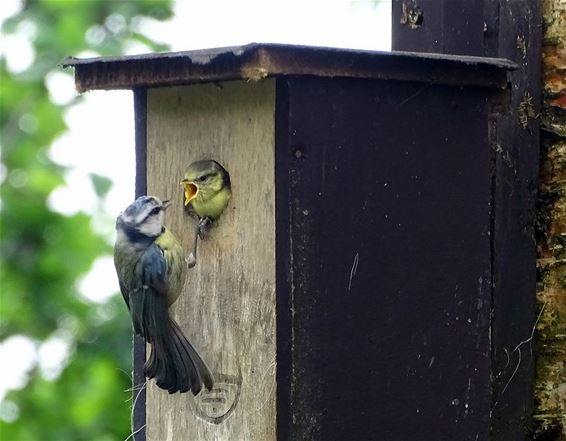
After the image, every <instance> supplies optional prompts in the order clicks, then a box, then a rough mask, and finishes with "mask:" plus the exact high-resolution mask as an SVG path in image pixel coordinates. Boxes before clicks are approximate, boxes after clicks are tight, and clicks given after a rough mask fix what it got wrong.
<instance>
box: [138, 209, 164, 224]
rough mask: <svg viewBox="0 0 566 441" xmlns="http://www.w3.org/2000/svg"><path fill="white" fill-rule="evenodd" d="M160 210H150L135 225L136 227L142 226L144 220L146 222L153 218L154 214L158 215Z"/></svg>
mask: <svg viewBox="0 0 566 441" xmlns="http://www.w3.org/2000/svg"><path fill="white" fill-rule="evenodd" d="M161 210H162V208H161V207H155V208H154V209H153V210H151V211H150V212H149V213H148V214H147V215H146V216H145V217H144V218H143V219H142V220H141V221H139V222H138V223H137V225H142V224H143V223H144V222H145V221H146V220H148V219H149V218H150V216H155V215H156V214H158V213H159V212H160V211H161Z"/></svg>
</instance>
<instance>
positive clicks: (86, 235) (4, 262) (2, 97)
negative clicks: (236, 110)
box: [0, 0, 172, 441]
mask: <svg viewBox="0 0 566 441" xmlns="http://www.w3.org/2000/svg"><path fill="white" fill-rule="evenodd" d="M171 15H172V8H171V2H170V0H160V1H156V0H135V1H134V0H132V1H105V0H82V1H79V0H76V1H73V0H27V1H25V3H24V7H23V9H22V11H21V12H20V13H18V14H17V15H15V16H13V17H11V18H9V19H8V20H6V21H5V22H4V23H3V26H2V34H3V35H9V34H11V33H14V32H17V31H18V29H19V26H22V24H24V25H25V26H28V27H29V26H32V27H35V33H34V35H35V36H34V38H33V46H34V49H35V53H36V58H35V61H34V63H33V64H32V65H31V66H30V67H29V68H28V69H27V70H25V71H24V72H21V73H18V74H11V73H10V72H8V70H7V67H6V60H5V59H0V81H1V84H0V86H1V87H0V127H1V129H2V138H1V145H2V165H3V168H4V176H5V179H4V180H3V182H2V184H1V194H0V197H1V205H0V216H1V217H0V234H1V248H0V292H1V297H0V301H1V303H0V319H1V320H0V342H1V341H5V340H6V339H7V338H9V337H10V336H14V335H22V336H26V337H29V338H30V339H32V340H33V341H34V342H35V344H36V345H37V346H38V347H39V346H40V345H41V343H42V342H45V341H47V340H48V339H52V338H53V337H58V338H62V339H64V340H65V341H67V342H68V343H69V345H70V347H71V351H70V355H69V359H68V360H66V365H65V367H64V369H63V370H62V371H61V372H60V373H57V374H56V375H54V376H46V375H44V374H43V373H42V372H41V370H40V369H39V367H37V366H36V367H35V368H34V369H33V370H32V372H31V373H30V376H29V381H28V383H27V385H26V386H25V387H24V388H23V389H21V390H13V391H10V392H9V393H8V395H7V396H6V397H5V399H4V401H3V403H1V404H0V439H2V440H4V441H13V440H14V441H15V440H26V441H27V440H30V441H36V440H37V441H40V440H57V441H64V440H73V441H78V440H88V441H95V440H100V441H102V440H125V439H126V438H127V437H128V435H129V433H130V406H131V392H130V391H129V389H130V388H131V383H130V376H129V373H130V371H131V327H130V323H129V318H128V316H127V312H126V309H125V307H124V305H123V304H122V303H123V301H122V299H121V296H114V297H113V298H112V299H111V300H110V301H109V302H108V303H106V304H90V303H87V302H86V301H85V300H83V299H81V298H80V297H79V296H78V295H77V294H78V289H77V282H78V280H79V279H80V278H81V276H83V275H84V274H85V273H86V272H87V271H88V270H89V268H90V266H91V265H92V263H93V261H94V259H95V258H96V257H97V256H99V255H100V254H101V253H108V252H110V251H111V250H110V248H111V245H110V244H109V243H108V238H102V237H99V236H98V235H97V234H96V233H95V232H94V231H93V229H92V228H91V218H90V217H89V216H88V215H87V214H83V213H79V214H76V215H73V216H64V215H62V214H59V213H56V212H53V211H50V209H49V207H48V204H47V198H48V196H49V194H50V193H51V192H52V191H53V190H54V189H55V188H57V187H58V186H61V185H65V181H64V178H63V173H64V171H65V169H64V168H63V167H62V166H60V165H57V164H55V163H54V162H52V161H51V160H50V159H49V156H48V150H49V146H50V144H51V143H52V142H53V141H54V140H55V139H56V138H57V137H58V136H60V135H61V134H62V133H63V132H64V131H65V130H66V129H67V127H66V125H65V121H64V118H63V114H64V111H65V109H66V107H68V106H72V105H74V104H76V102H78V100H80V99H81V98H80V97H77V98H76V100H75V101H74V102H72V103H70V104H69V105H68V106H58V105H56V104H54V103H53V102H52V101H50V99H49V94H48V90H47V88H46V85H45V76H46V75H47V74H48V73H49V72H51V71H53V70H57V69H59V67H58V63H59V62H60V61H61V60H62V59H63V58H64V57H65V56H68V55H76V54H78V53H80V52H82V51H84V50H90V51H94V52H96V53H97V54H100V55H120V54H122V53H123V52H124V49H125V47H126V45H127V43H128V42H132V41H138V42H141V43H143V44H145V45H146V46H148V47H149V49H150V50H154V51H158V50H164V49H166V47H164V46H162V45H159V44H156V43H155V42H153V41H151V40H150V39H149V38H147V37H145V36H144V35H143V33H141V32H139V31H138V30H137V28H138V27H139V26H136V20H137V18H139V17H152V18H155V19H158V20H164V19H167V18H169V17H170V16H171ZM116 24H118V26H117V25H116ZM89 30H90V32H96V33H97V35H98V36H99V37H100V38H98V39H96V41H95V42H92V41H91V40H93V39H86V38H85V35H86V32H87V31H89ZM89 41H90V42H89ZM71 74H72V73H71V72H69V75H71ZM92 117H93V121H95V120H96V115H93V116H92ZM30 122H31V123H30ZM76 148H78V149H80V148H81V146H76ZM92 179H93V185H94V188H95V189H96V191H97V194H98V195H99V197H100V198H103V197H104V195H105V194H106V193H107V191H108V190H109V188H110V185H111V183H110V182H109V181H108V179H107V178H105V177H103V176H92ZM132 185H133V183H132ZM1 362H2V363H10V360H2V361H1Z"/></svg>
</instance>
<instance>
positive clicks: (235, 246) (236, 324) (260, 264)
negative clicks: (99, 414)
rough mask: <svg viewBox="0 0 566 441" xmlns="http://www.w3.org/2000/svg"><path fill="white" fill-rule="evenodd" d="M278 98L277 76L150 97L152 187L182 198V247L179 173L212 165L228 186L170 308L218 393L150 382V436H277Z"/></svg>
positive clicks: (153, 92) (177, 228) (174, 224)
mask: <svg viewBox="0 0 566 441" xmlns="http://www.w3.org/2000/svg"><path fill="white" fill-rule="evenodd" d="M274 100H275V83H274V81H272V80H268V81H262V82H255V83H244V82H230V83H222V84H207V85H194V86H185V87H173V88H163V89H150V90H149V91H148V115H147V137H148V156H147V163H148V191H149V192H150V193H151V194H155V195H157V196H160V197H163V198H171V199H172V200H173V201H176V203H174V204H173V206H172V207H171V208H170V210H169V211H168V215H167V222H168V224H169V225H170V227H171V229H172V231H173V232H175V233H176V234H177V235H178V236H179V238H180V239H181V241H182V244H183V246H184V248H185V249H189V247H190V245H191V241H192V237H193V229H192V228H193V227H192V224H190V223H189V222H188V219H187V217H186V216H185V215H184V214H183V210H182V191H181V186H180V184H179V181H180V180H181V177H182V174H183V171H184V168H185V167H186V166H187V165H188V164H189V163H190V162H192V161H194V160H197V159H202V158H212V159H216V160H218V161H219V162H220V163H222V164H223V165H225V166H226V168H227V169H228V171H229V172H230V174H231V177H232V184H233V198H232V200H231V202H230V205H229V208H228V209H227V212H226V213H225V214H224V215H223V216H222V218H221V219H220V221H219V223H218V225H217V226H216V228H214V229H213V231H212V233H211V234H210V237H208V238H207V239H206V240H205V241H204V242H201V243H200V245H199V255H198V263H197V266H196V267H195V268H194V269H191V270H189V275H188V280H187V283H186V285H185V292H184V294H183V295H182V296H181V298H180V299H179V300H178V301H177V303H176V304H175V305H174V306H173V313H174V316H175V317H176V319H177V320H178V321H179V322H180V324H181V327H182V328H183V330H184V332H185V333H186V335H187V336H188V337H189V339H190V340H191V341H192V342H193V343H194V344H195V346H196V347H197V348H198V350H199V351H200V353H201V354H202V356H203V358H204V359H205V360H206V362H207V363H208V365H209V366H210V367H211V370H212V371H213V373H214V375H215V377H216V382H217V383H216V387H217V389H215V390H214V391H213V392H212V393H203V394H201V395H200V396H199V397H198V398H197V399H193V397H192V395H190V394H175V395H168V394H167V393H166V392H164V391H162V390H160V389H158V388H156V386H155V384H154V383H153V381H150V382H148V391H147V439H148V440H152V441H162V440H168V441H172V440H183V441H184V440H188V439H190V440H195V441H196V440H203V441H204V440H206V441H209V440H219V441H221V440H226V441H232V440H258V441H271V440H275V396H276V392H275V391H276V387H275V370H276V362H275V345H276V341H275V211H274V204H275V195H274V181H275V179H274V105H275V103H274ZM222 400H224V401H222Z"/></svg>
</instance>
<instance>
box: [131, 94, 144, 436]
mask: <svg viewBox="0 0 566 441" xmlns="http://www.w3.org/2000/svg"><path fill="white" fill-rule="evenodd" d="M134 125H135V145H136V178H135V179H136V182H135V195H136V198H137V197H139V196H143V195H145V194H147V90H146V89H145V88H136V89H134ZM132 347H133V362H134V372H133V376H132V378H133V380H132V383H133V384H132V409H133V411H132V414H133V417H132V434H133V436H132V437H133V441H145V439H146V436H145V402H146V396H147V391H146V388H145V386H146V380H145V375H144V373H143V365H144V363H145V357H146V351H145V349H146V347H145V340H144V339H143V338H141V337H140V336H138V335H135V334H133V336H132Z"/></svg>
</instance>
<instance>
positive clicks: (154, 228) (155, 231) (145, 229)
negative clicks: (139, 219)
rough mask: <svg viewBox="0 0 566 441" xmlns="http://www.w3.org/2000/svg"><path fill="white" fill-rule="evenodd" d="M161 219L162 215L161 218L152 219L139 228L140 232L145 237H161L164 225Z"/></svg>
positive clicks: (154, 217)
mask: <svg viewBox="0 0 566 441" xmlns="http://www.w3.org/2000/svg"><path fill="white" fill-rule="evenodd" d="M160 218H161V213H160V214H159V216H153V217H151V218H150V219H148V220H147V221H146V222H144V223H143V224H142V225H141V226H140V227H139V229H138V231H139V232H140V233H141V234H143V235H145V236H159V235H160V234H161V226H162V225H163V222H162V221H161V219H160Z"/></svg>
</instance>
